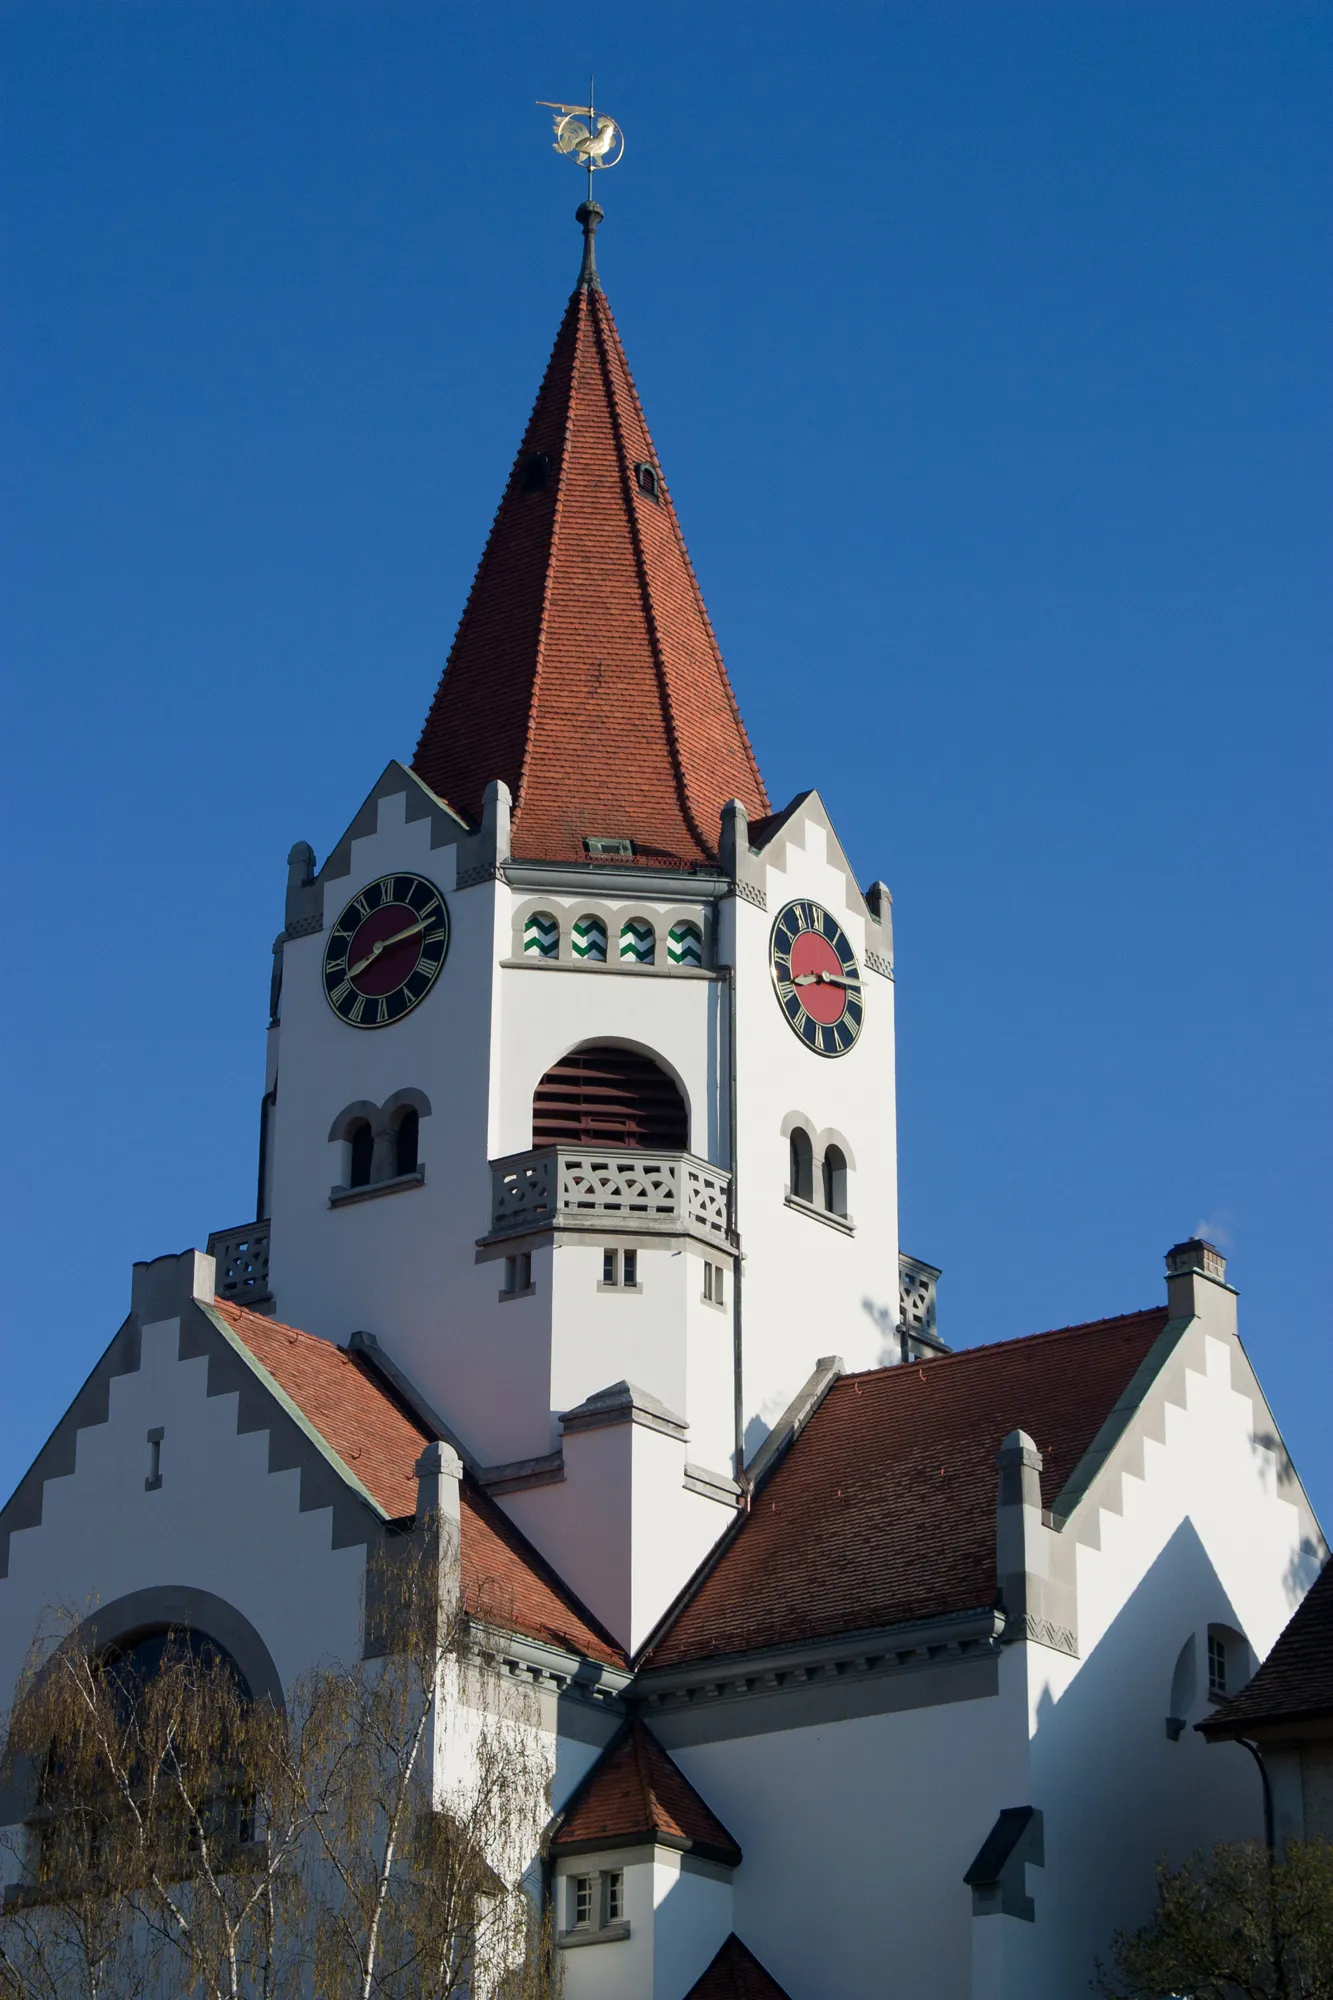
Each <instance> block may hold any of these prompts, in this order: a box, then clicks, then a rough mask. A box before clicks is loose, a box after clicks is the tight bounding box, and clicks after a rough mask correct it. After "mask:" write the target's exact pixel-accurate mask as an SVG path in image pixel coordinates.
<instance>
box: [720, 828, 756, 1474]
mask: <svg viewBox="0 0 1333 2000" xmlns="http://www.w3.org/2000/svg"><path fill="white" fill-rule="evenodd" d="M749 844H750V836H749V827H748V823H747V818H746V812H745V807H744V806H743V805H742V804H741V802H740V800H739V799H728V800H727V803H726V804H725V805H724V806H723V808H722V840H721V845H720V858H721V861H722V865H723V867H724V868H725V869H726V871H727V873H728V875H729V876H730V877H731V898H730V901H731V963H730V964H729V965H728V967H727V1161H728V1165H729V1166H730V1168H731V1189H730V1193H729V1195H728V1197H727V1223H728V1229H727V1234H728V1237H729V1238H730V1241H731V1249H732V1255H733V1257H734V1259H735V1262H734V1264H733V1267H732V1278H731V1380H732V1477H733V1479H734V1480H735V1481H736V1484H737V1485H738V1486H739V1487H740V1488H741V1490H742V1492H743V1493H744V1494H745V1504H746V1507H747V1508H748V1507H749V1504H750V1496H749V1491H748V1489H747V1487H746V1484H745V1479H744V1477H743V1474H744V1471H745V1402H744V1396H743V1378H742V1368H743V1364H744V1348H743V1346H742V1339H741V1328H742V1325H743V1319H742V1311H741V1306H742V1297H741V1295H742V1289H743V1282H744V1281H743V1279H742V1276H741V1267H742V1263H743V1261H744V1260H743V1253H742V1250H741V1232H740V1210H739V1208H738V1206H737V1200H736V1189H737V1184H738V1180H739V1174H738V1170H737V1154H738V1150H739V1148H738V1143H737V1139H738V1127H739V1119H738V1116H737V1110H736V960H737V959H738V957H739V956H740V909H739V903H740V897H739V895H738V893H737V891H738V889H739V886H740V871H741V854H742V851H743V850H748V848H749Z"/></svg>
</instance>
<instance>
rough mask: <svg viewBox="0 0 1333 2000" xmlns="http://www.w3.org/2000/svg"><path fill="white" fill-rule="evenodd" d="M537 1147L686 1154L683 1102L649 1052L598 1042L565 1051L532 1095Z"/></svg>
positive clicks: (686, 1131) (533, 1139)
mask: <svg viewBox="0 0 1333 2000" xmlns="http://www.w3.org/2000/svg"><path fill="white" fill-rule="evenodd" d="M532 1143H533V1145H534V1146H632V1147H634V1148H635V1149H637V1150H639V1151H643V1150H645V1149H646V1150H651V1151H654V1152H657V1151H660V1152H673V1153H683V1152H684V1151H685V1148H686V1146H687V1145H688V1143H689V1129H688V1120H687V1118H686V1112H685V1101H684V1099H683V1098H682V1096H681V1094H680V1092H679V1090H678V1089H677V1088H676V1085H675V1084H674V1083H673V1082H672V1080H671V1078H670V1077H669V1076H668V1075H667V1074H666V1071H665V1070H662V1069H659V1068H658V1066H657V1064H656V1063H655V1062H653V1060H652V1059H651V1057H649V1056H641V1055H636V1054H634V1052H633V1051H632V1050H630V1049H617V1048H608V1047H605V1046H594V1047H592V1048H587V1049H576V1050H575V1051H574V1052H573V1054H572V1055H567V1056H562V1057H561V1059H560V1061H559V1062H558V1063H556V1064H555V1066H554V1068H552V1069H548V1070H547V1072H546V1074H545V1076H544V1077H543V1078H542V1080H541V1082H540V1083H539V1084H538V1085H537V1089H536V1093H535V1095H534V1096H533V1100H532Z"/></svg>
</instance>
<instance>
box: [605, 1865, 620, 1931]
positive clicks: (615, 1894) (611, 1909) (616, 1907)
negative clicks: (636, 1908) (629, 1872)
mask: <svg viewBox="0 0 1333 2000" xmlns="http://www.w3.org/2000/svg"><path fill="white" fill-rule="evenodd" d="M602 1880H603V1881H604V1882H605V1883H606V1921H607V1923H608V1924H619V1923H623V1922H624V1920H625V1877H624V1875H623V1874H622V1873H621V1871H620V1869H619V1868H616V1869H613V1870H612V1871H611V1872H610V1873H609V1874H607V1875H604V1876H603V1877H602Z"/></svg>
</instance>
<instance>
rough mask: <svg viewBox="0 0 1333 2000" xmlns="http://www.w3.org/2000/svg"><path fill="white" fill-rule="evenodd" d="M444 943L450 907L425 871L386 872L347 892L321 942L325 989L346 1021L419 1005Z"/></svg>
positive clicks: (370, 1023) (380, 1017) (395, 1015)
mask: <svg viewBox="0 0 1333 2000" xmlns="http://www.w3.org/2000/svg"><path fill="white" fill-rule="evenodd" d="M448 949H449V912H448V910H447V909H446V908H445V906H444V898H443V896H442V895H441V894H440V892H439V890H438V889H437V888H436V887H435V884H434V883H433V882H428V881H427V880H426V878H425V876H424V875H384V876H382V877H381V878H380V880H379V881H378V882H370V883H368V884H367V885H366V887H365V888H364V889H363V890H362V891H361V893H360V895H357V896H353V898H352V900H351V902H350V903H349V904H348V905H347V908H346V909H345V910H344V911H343V913H342V915H341V916H340V917H339V919H338V921H337V923H336V924H335V925H334V926H333V929H332V930H331V931H330V932H329V941H328V944H327V945H326V946H325V948H324V993H325V996H326V998H327V1000H328V1003H329V1005H330V1007H332V1009H333V1011H334V1013H335V1014H337V1015H338V1016H339V1018H340V1019H341V1020H344V1021H346V1023H347V1025H348V1027H349V1028H387V1027H389V1026H390V1025H391V1023H392V1022H394V1021H401V1020H402V1018H403V1016H404V1014H410V1013H411V1012H412V1009H413V1008H414V1007H419V1006H420V1005H421V1002H422V1001H423V1000H424V999H425V997H426V995H427V994H428V993H429V992H430V989H431V987H432V986H433V985H434V984H435V981H436V979H437V978H438V977H439V973H440V968H441V966H442V965H443V964H444V959H445V954H446V952H447V951H448Z"/></svg>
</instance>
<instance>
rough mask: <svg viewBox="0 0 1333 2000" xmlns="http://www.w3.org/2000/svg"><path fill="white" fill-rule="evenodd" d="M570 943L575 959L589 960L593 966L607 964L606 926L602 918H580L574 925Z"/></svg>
mask: <svg viewBox="0 0 1333 2000" xmlns="http://www.w3.org/2000/svg"><path fill="white" fill-rule="evenodd" d="M570 942H571V943H572V945H573V947H574V956H575V958H583V959H587V961H588V962H589V964H591V965H604V964H605V963H606V925H605V924H604V923H603V922H602V919H601V918H600V917H580V918H579V919H578V920H577V922H576V923H575V925H574V929H573V932H572V933H571V938H570Z"/></svg>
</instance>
